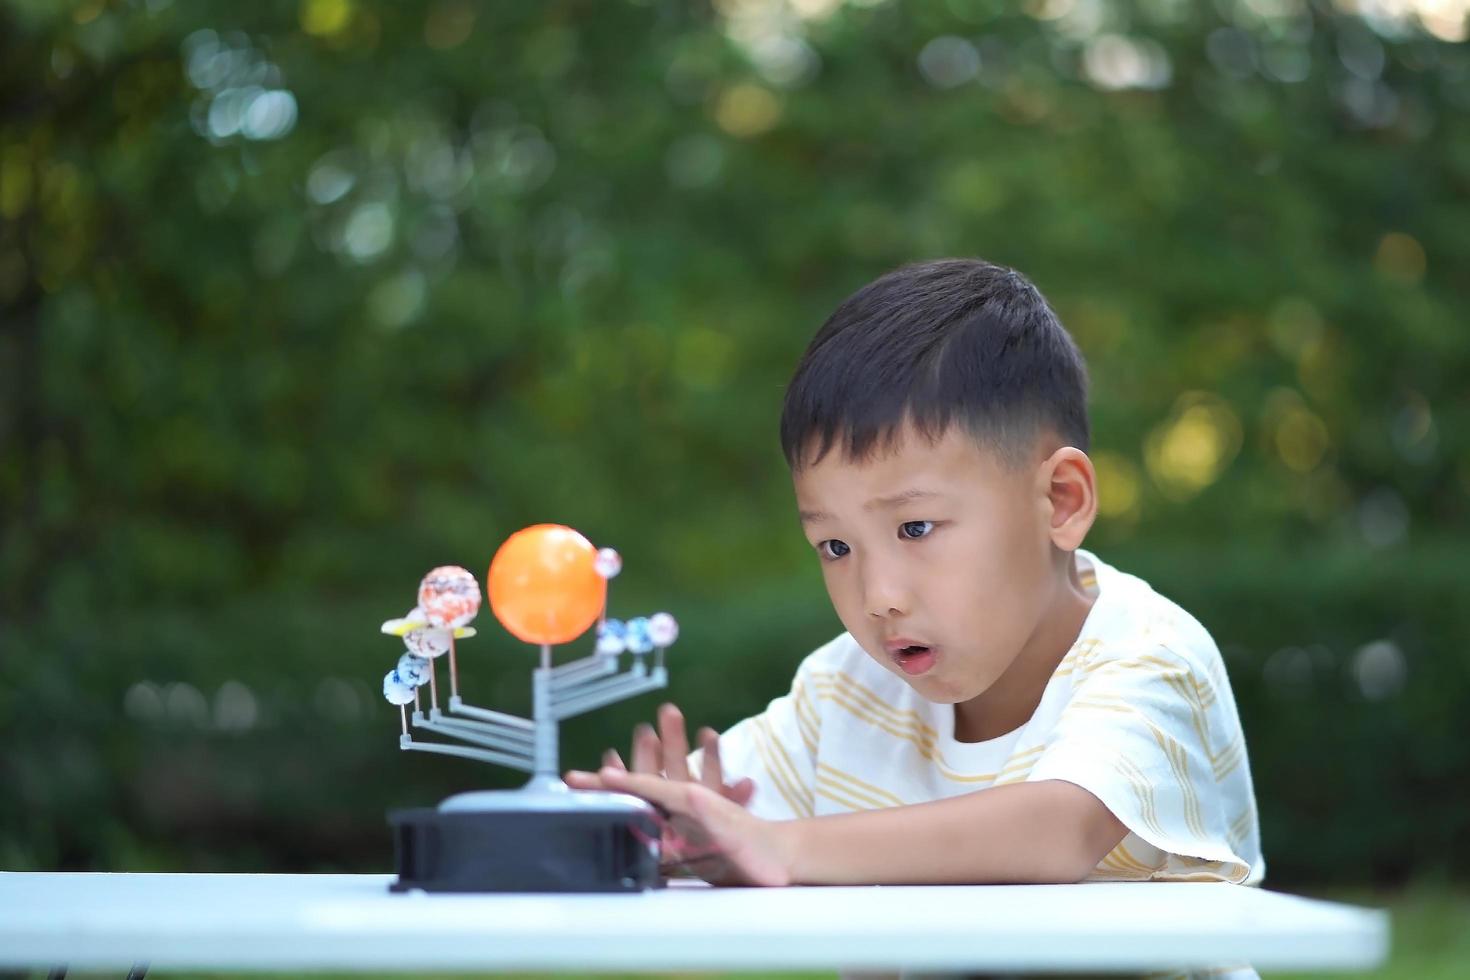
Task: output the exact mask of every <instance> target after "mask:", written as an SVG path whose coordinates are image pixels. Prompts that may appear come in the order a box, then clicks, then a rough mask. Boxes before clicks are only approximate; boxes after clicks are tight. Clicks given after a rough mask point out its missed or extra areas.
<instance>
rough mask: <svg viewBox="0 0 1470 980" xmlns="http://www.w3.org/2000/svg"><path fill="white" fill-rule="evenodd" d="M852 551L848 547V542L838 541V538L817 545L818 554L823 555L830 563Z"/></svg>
mask: <svg viewBox="0 0 1470 980" xmlns="http://www.w3.org/2000/svg"><path fill="white" fill-rule="evenodd" d="M851 550H852V549H851V548H849V547H848V546H847V542H845V541H838V540H837V539H836V538H828V539H827V540H826V541H823V542H821V543H820V544H818V545H817V554H819V555H821V556H822V557H823V558H825V559H827V560H828V561H835V560H836V559H838V558H841V557H842V556H843V555H845V554H847V553H848V552H849V551H851Z"/></svg>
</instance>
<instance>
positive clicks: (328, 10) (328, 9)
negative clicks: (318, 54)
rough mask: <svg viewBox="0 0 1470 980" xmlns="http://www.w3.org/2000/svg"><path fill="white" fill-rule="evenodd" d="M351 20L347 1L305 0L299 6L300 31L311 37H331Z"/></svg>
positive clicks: (350, 5)
mask: <svg viewBox="0 0 1470 980" xmlns="http://www.w3.org/2000/svg"><path fill="white" fill-rule="evenodd" d="M351 20H352V4H351V3H350V2H349V0H305V2H304V3H303V4H302V5H301V29H302V30H304V31H305V32H306V33H308V34H310V35H312V36H313V37H333V36H335V35H337V34H340V33H342V31H343V30H345V29H346V28H347V25H348V23H349V22H350V21H351Z"/></svg>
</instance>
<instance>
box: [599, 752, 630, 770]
mask: <svg viewBox="0 0 1470 980" xmlns="http://www.w3.org/2000/svg"><path fill="white" fill-rule="evenodd" d="M602 764H603V765H604V766H611V767H612V768H614V769H627V768H628V767H627V766H625V765H623V757H622V756H620V755H618V750H617V749H608V750H607V751H606V752H604V753H602Z"/></svg>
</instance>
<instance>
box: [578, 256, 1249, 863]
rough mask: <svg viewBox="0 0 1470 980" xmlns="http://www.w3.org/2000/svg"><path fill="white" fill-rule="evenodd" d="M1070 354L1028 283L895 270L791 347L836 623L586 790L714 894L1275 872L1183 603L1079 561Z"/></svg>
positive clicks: (1083, 525)
mask: <svg viewBox="0 0 1470 980" xmlns="http://www.w3.org/2000/svg"><path fill="white" fill-rule="evenodd" d="M1086 388H1087V378H1086V369H1085V367H1084V365H1083V362H1082V358H1081V355H1080V354H1079V353H1078V351H1077V349H1076V347H1075V345H1074V344H1073V343H1072V340H1071V338H1070V337H1069V336H1068V334H1067V332H1066V331H1065V330H1064V329H1063V327H1062V325H1061V324H1060V323H1059V322H1058V320H1057V318H1056V315H1055V314H1054V313H1053V312H1052V310H1051V309H1050V308H1049V307H1048V306H1047V304H1046V302H1045V300H1044V299H1043V298H1042V297H1041V295H1040V293H1039V292H1037V290H1036V288H1035V287H1034V286H1032V285H1031V283H1030V282H1028V281H1027V280H1026V279H1025V278H1024V277H1022V276H1021V275H1020V274H1018V273H1016V272H1014V271H1012V270H1010V269H1005V268H1002V267H999V266H995V265H991V264H989V263H986V262H982V261H970V260H946V261H939V262H931V263H926V264H921V265H916V266H910V267H907V268H903V269H899V270H897V271H895V272H892V273H890V274H888V275H885V276H883V277H882V278H880V279H878V280H877V281H875V282H873V283H871V284H869V285H868V286H866V287H864V288H863V289H861V290H859V291H858V292H857V293H856V294H854V295H853V296H851V297H850V298H849V299H847V300H846V301H845V302H844V303H843V304H842V305H841V306H840V307H839V308H838V309H837V311H836V312H835V313H833V315H832V316H831V317H830V318H829V319H828V321H827V322H826V323H825V324H824V325H823V326H822V328H821V330H820V331H819V332H818V333H817V335H816V337H815V338H814V339H813V340H812V342H811V345H810V346H809V347H808V348H807V351H806V353H805V354H804V355H803V357H802V360H801V363H800V365H799V366H798V367H797V370H796V375H795V377H794V378H793V380H792V382H791V385H790V387H789V389H788V391H787V394H786V401H785V407H784V410H783V413H782V418H781V443H782V449H783V451H784V452H785V455H786V459H787V462H788V463H789V464H790V467H791V472H792V478H793V481H794V484H795V489H796V499H797V506H798V510H799V513H800V518H801V523H802V527H803V529H804V530H805V532H806V535H807V538H808V540H809V541H810V542H811V545H812V547H813V549H814V550H815V551H816V552H817V555H818V557H819V558H820V560H821V562H822V570H823V576H824V579H825V582H826V586H827V592H828V594H829V595H830V596H831V599H832V604H833V606H834V607H835V609H836V611H837V615H838V617H839V618H840V619H841V621H842V624H843V626H844V627H846V632H845V633H843V634H842V635H841V636H839V637H837V638H836V639H834V640H833V641H832V642H830V643H828V644H826V645H825V646H823V647H821V648H820V649H818V650H816V651H815V652H814V653H812V654H811V655H809V656H808V657H807V658H806V659H805V660H804V661H803V662H802V663H801V665H800V667H799V668H798V669H797V672H796V678H795V681H794V683H793V684H792V687H791V691H790V692H789V693H788V694H786V695H785V696H783V697H780V698H777V699H776V700H774V701H772V702H771V704H770V705H769V707H768V708H767V709H766V710H765V712H763V713H762V714H760V715H758V716H756V717H754V718H749V719H746V720H745V721H742V722H740V723H739V724H737V725H735V726H734V727H733V728H731V729H730V730H729V731H728V732H727V733H726V734H725V735H724V736H723V737H717V736H716V735H715V733H714V732H713V731H712V730H709V729H704V730H702V731H701V732H700V736H699V742H700V748H699V749H698V750H696V751H695V752H694V753H692V754H689V755H688V757H687V759H686V753H688V751H689V745H688V743H687V740H686V736H685V729H684V722H683V719H682V716H681V715H680V714H679V712H678V710H677V709H676V708H674V707H673V706H672V705H664V706H663V707H662V708H661V709H660V712H659V717H658V723H659V731H658V733H657V734H655V733H654V732H653V730H652V729H651V728H650V727H649V726H646V725H643V726H639V730H638V731H636V732H635V734H634V744H633V752H632V760H631V761H632V771H631V772H630V771H627V770H626V769H625V768H624V766H623V762H622V760H621V759H620V758H619V757H618V756H617V754H616V753H615V752H611V751H610V752H609V753H608V755H607V756H606V757H605V765H604V766H603V768H602V769H601V770H600V771H599V772H597V773H578V772H572V773H569V774H568V776H567V781H568V783H569V784H571V785H572V786H574V787H578V788H606V789H613V790H620V791H624V792H630V793H634V794H636V795H638V796H642V797H644V798H646V799H648V800H649V801H651V802H653V803H655V804H658V805H659V806H661V807H662V808H664V810H665V811H667V812H668V813H669V814H670V817H671V821H670V829H669V832H668V833H667V834H666V839H665V847H664V856H665V858H666V859H672V860H674V861H676V862H680V863H682V864H684V865H685V866H687V867H688V869H689V870H691V871H693V872H694V873H697V874H699V875H700V876H701V877H704V878H706V879H707V880H709V881H712V882H717V883H726V884H748V885H788V884H885V883H891V884H899V883H908V884H914V883H930V882H932V883H989V882H1077V881H1084V880H1085V881H1103V880H1140V881H1142V880H1173V881H1196V880H1199V881H1206V880H1216V881H1229V882H1236V883H1244V884H1258V883H1259V882H1260V880H1261V878H1262V876H1263V874H1264V864H1263V862H1262V859H1261V854H1260V844H1259V833H1258V829H1257V818H1256V808H1255V797H1254V793H1253V790H1252V787H1251V779H1250V768H1249V764H1248V760H1247V757H1246V751H1245V741H1244V737H1243V735H1242V732H1241V729H1240V721H1239V717H1238V715H1237V713H1236V709H1235V702H1234V699H1233V696H1232V694H1231V689H1230V683H1229V680H1228V679H1227V677H1226V674H1225V669H1224V666H1223V664H1222V662H1221V659H1220V654H1219V652H1218V650H1217V649H1216V647H1215V644H1214V642H1213V641H1212V640H1211V639H1210V637H1209V635H1208V634H1207V633H1206V632H1205V630H1204V629H1203V628H1202V627H1201V626H1200V624H1199V623H1198V622H1196V621H1195V620H1194V619H1193V618H1192V617H1191V616H1189V615H1188V614H1187V613H1185V612H1184V611H1183V610H1181V609H1180V608H1179V607H1177V606H1176V605H1174V604H1173V603H1172V602H1170V601H1169V600H1167V599H1165V598H1163V597H1162V596H1160V595H1158V594H1157V593H1155V592H1154V591H1153V590H1152V589H1150V588H1149V586H1148V585H1147V584H1145V583H1144V582H1143V581H1141V580H1139V579H1137V578H1134V577H1132V576H1130V575H1126V574H1124V573H1123V572H1120V571H1117V570H1115V569H1113V568H1111V567H1109V566H1108V565H1106V564H1104V563H1103V562H1101V561H1100V560H1098V559H1097V558H1096V557H1094V556H1093V555H1091V554H1088V553H1087V552H1085V551H1082V550H1080V546H1081V544H1082V541H1083V539H1084V537H1085V536H1086V534H1087V531H1088V529H1089V528H1091V526H1092V522H1093V520H1094V518H1095V516H1096V514H1097V492H1096V487H1095V477H1094V473H1093V468H1092V464H1091V462H1090V460H1089V459H1088V457H1087V448H1088V441H1089V425H1088V418H1087V410H1086Z"/></svg>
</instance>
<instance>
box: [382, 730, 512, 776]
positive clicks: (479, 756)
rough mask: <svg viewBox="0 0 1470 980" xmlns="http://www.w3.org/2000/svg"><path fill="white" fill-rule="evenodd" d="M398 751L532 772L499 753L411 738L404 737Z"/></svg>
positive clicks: (510, 757)
mask: <svg viewBox="0 0 1470 980" xmlns="http://www.w3.org/2000/svg"><path fill="white" fill-rule="evenodd" d="M398 747H399V748H400V749H407V750H411V751H414V752H437V753H438V754H439V755H456V756H459V757H460V758H461V759H475V760H477V761H479V762H491V763H494V764H495V765H497V766H509V767H510V768H512V769H519V770H521V771H522V772H533V771H534V769H533V768H532V766H530V765H528V764H527V763H526V761H525V760H524V759H517V758H515V757H513V756H509V755H504V754H502V753H500V752H491V751H489V750H488V749H471V748H467V747H465V746H463V745H440V744H439V743H438V742H415V741H413V737H412V736H408V735H406V736H404V737H403V739H401V740H400V741H399V743H398Z"/></svg>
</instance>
